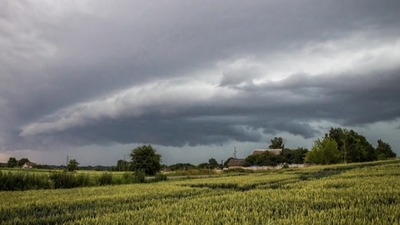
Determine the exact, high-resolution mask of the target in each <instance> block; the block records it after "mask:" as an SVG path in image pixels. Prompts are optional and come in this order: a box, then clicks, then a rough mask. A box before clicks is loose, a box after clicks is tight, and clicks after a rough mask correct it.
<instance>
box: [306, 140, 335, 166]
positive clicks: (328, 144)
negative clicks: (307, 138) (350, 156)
mask: <svg viewBox="0 0 400 225" xmlns="http://www.w3.org/2000/svg"><path fill="white" fill-rule="evenodd" d="M305 161H306V162H307V163H316V164H332V163H337V162H339V161H340V152H339V150H338V145H337V143H336V141H335V140H333V139H332V138H328V137H326V138H324V139H322V140H321V139H317V140H315V141H314V145H313V147H312V148H311V151H309V152H308V153H307V154H306V158H305Z"/></svg>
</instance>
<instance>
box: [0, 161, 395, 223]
mask: <svg viewBox="0 0 400 225" xmlns="http://www.w3.org/2000/svg"><path fill="white" fill-rule="evenodd" d="M399 178H400V161H398V160H393V161H385V162H374V163H363V164H347V165H336V166H324V167H309V168H302V169H291V170H277V171H272V172H271V171H268V172H265V173H252V174H246V175H237V176H232V175H229V176H221V177H212V178H200V179H186V180H168V181H165V182H161V183H146V184H130V185H117V186H102V187H85V188H75V189H61V190H29V191H14V192H6V191H4V192H0V199H1V201H0V224H157V225H160V224H271V225H272V224H274V225H275V224H400V179H399Z"/></svg>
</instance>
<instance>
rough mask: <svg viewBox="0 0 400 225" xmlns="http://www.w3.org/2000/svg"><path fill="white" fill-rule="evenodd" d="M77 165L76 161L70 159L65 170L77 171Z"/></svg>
mask: <svg viewBox="0 0 400 225" xmlns="http://www.w3.org/2000/svg"><path fill="white" fill-rule="evenodd" d="M78 165H79V163H78V161H76V159H71V160H69V161H68V165H67V169H68V171H70V172H73V171H75V170H77V169H78Z"/></svg>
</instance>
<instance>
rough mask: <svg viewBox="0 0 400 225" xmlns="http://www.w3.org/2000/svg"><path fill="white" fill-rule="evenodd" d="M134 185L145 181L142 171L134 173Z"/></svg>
mask: <svg viewBox="0 0 400 225" xmlns="http://www.w3.org/2000/svg"><path fill="white" fill-rule="evenodd" d="M133 176H134V182H135V183H144V182H145V181H146V174H145V173H144V172H143V171H138V172H135V173H134V175H133Z"/></svg>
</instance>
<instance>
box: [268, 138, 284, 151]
mask: <svg viewBox="0 0 400 225" xmlns="http://www.w3.org/2000/svg"><path fill="white" fill-rule="evenodd" d="M284 148H285V145H284V144H283V138H281V137H274V139H272V140H271V145H270V146H269V149H284Z"/></svg>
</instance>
